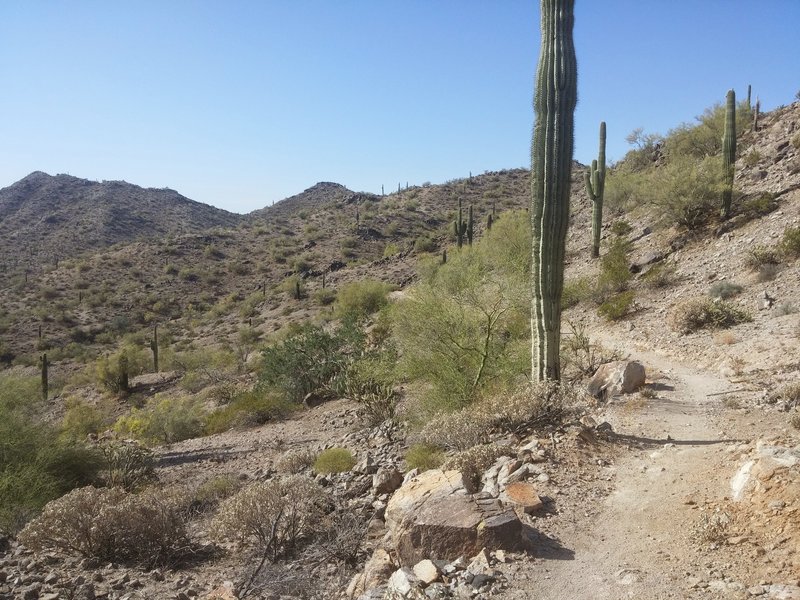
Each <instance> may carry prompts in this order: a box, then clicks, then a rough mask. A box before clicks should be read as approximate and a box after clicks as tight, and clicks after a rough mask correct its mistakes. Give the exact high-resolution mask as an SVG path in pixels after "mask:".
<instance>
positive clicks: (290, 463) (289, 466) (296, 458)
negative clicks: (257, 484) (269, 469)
mask: <svg viewBox="0 0 800 600" xmlns="http://www.w3.org/2000/svg"><path fill="white" fill-rule="evenodd" d="M315 460H317V453H316V452H314V451H313V450H312V449H311V448H298V449H294V450H287V451H286V452H284V453H283V454H282V455H281V456H280V458H278V461H277V462H276V463H275V468H276V469H277V470H278V472H279V473H287V474H290V475H294V474H296V473H299V472H300V471H302V470H304V469H307V468H308V467H310V466H311V465H313V464H314V461H315Z"/></svg>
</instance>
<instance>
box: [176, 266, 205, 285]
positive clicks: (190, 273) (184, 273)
mask: <svg viewBox="0 0 800 600" xmlns="http://www.w3.org/2000/svg"><path fill="white" fill-rule="evenodd" d="M178 277H179V278H180V279H182V280H183V281H186V282H189V283H194V282H197V281H200V274H199V273H198V272H197V271H196V270H195V269H191V268H189V267H186V268H183V269H181V270H180V271H179V272H178Z"/></svg>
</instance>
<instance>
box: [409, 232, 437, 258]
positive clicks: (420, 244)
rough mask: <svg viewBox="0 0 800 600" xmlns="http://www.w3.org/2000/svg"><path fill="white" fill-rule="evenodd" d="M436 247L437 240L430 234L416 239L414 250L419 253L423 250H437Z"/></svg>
mask: <svg viewBox="0 0 800 600" xmlns="http://www.w3.org/2000/svg"><path fill="white" fill-rule="evenodd" d="M436 248H437V244H436V240H434V239H433V238H432V237H430V236H429V235H422V236H420V237H418V238H417V239H416V240H414V252H416V253H417V254H421V253H423V252H435V251H436Z"/></svg>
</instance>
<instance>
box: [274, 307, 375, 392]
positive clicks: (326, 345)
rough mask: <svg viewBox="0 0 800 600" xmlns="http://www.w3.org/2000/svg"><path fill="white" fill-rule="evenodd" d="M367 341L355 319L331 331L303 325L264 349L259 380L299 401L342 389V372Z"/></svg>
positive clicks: (344, 371) (346, 321) (360, 351)
mask: <svg viewBox="0 0 800 600" xmlns="http://www.w3.org/2000/svg"><path fill="white" fill-rule="evenodd" d="M364 343H365V338H364V333H363V331H362V330H361V328H360V327H359V326H358V323H357V322H356V321H355V320H353V319H345V321H344V323H343V324H342V325H341V326H339V327H338V328H336V329H333V330H330V331H327V330H325V329H323V328H322V327H319V326H317V325H310V324H307V325H303V326H301V327H300V328H298V329H297V330H296V331H294V332H293V333H291V334H290V335H289V336H288V337H286V339H284V340H282V341H280V342H276V343H273V344H271V345H269V346H267V347H266V348H265V349H264V350H263V360H262V368H261V372H260V382H261V384H262V385H264V386H266V387H268V388H269V387H272V388H275V389H277V390H279V391H281V392H282V393H283V394H284V395H285V396H286V398H288V399H289V400H291V401H292V402H298V403H299V402H301V401H302V400H303V398H305V397H306V395H308V394H310V393H312V392H314V393H316V394H335V393H339V391H341V386H342V384H343V376H344V374H345V373H346V371H347V368H348V367H349V365H350V364H352V362H353V361H354V360H355V359H356V358H357V357H358V356H359V355H360V354H361V353H362V351H363V348H364Z"/></svg>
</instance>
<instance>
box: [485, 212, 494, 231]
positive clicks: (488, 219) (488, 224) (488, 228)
mask: <svg viewBox="0 0 800 600" xmlns="http://www.w3.org/2000/svg"><path fill="white" fill-rule="evenodd" d="M492 221H493V219H492V214H491V213H489V216H488V217H486V231H491V230H492Z"/></svg>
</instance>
